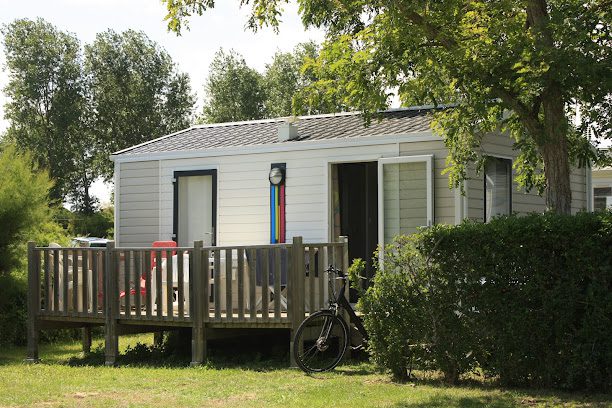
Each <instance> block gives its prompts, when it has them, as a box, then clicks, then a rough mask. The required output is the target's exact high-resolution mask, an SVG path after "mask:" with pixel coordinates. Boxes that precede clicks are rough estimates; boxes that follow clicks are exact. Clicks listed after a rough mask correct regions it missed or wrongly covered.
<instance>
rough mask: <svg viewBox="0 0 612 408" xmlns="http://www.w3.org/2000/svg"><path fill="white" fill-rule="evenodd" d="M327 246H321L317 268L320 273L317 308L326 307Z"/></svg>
mask: <svg viewBox="0 0 612 408" xmlns="http://www.w3.org/2000/svg"><path fill="white" fill-rule="evenodd" d="M324 265H325V247H324V246H320V247H319V265H318V268H317V271H318V274H319V303H318V305H317V306H318V308H317V309H319V310H320V309H323V308H324V307H325V283H326V282H327V280H326V279H325V267H324Z"/></svg>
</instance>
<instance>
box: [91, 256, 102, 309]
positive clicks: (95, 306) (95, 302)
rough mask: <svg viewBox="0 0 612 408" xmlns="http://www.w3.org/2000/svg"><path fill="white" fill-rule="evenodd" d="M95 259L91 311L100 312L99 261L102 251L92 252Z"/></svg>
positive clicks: (92, 275)
mask: <svg viewBox="0 0 612 408" xmlns="http://www.w3.org/2000/svg"><path fill="white" fill-rule="evenodd" d="M92 254H93V259H92V261H91V313H92V314H93V315H96V314H98V262H99V260H100V251H99V250H95V251H93V252H92Z"/></svg>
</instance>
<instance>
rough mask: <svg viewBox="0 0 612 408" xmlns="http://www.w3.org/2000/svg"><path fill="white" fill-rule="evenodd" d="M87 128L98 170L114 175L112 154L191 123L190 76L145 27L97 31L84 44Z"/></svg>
mask: <svg viewBox="0 0 612 408" xmlns="http://www.w3.org/2000/svg"><path fill="white" fill-rule="evenodd" d="M84 70H85V74H86V76H87V78H88V86H89V92H90V104H91V106H90V112H91V115H90V117H91V118H90V123H89V125H90V127H91V129H92V131H93V133H94V134H95V138H96V142H97V147H96V148H97V154H96V161H97V163H98V165H99V166H100V169H101V173H102V175H103V176H104V177H105V178H106V179H107V180H110V179H111V178H112V175H113V166H112V162H111V161H110V160H109V158H108V156H109V154H110V153H112V152H115V151H118V150H121V149H124V148H127V147H129V146H132V145H135V144H139V143H143V142H145V141H147V140H151V139H154V138H156V137H159V136H162V135H166V134H169V133H172V132H175V131H177V130H179V129H183V128H185V127H187V126H189V124H190V121H191V113H192V109H193V105H194V103H195V100H194V96H193V95H192V93H191V88H190V85H189V77H188V76H187V75H186V74H183V73H180V72H178V70H177V68H176V65H175V64H174V62H173V61H172V58H171V57H170V55H169V54H168V53H167V52H166V51H165V50H163V49H162V48H161V47H160V46H159V45H158V44H156V43H155V42H153V41H152V40H150V39H149V38H148V37H147V36H146V35H145V34H144V33H143V32H139V31H133V30H127V31H124V32H122V33H117V32H115V31H113V30H108V31H106V32H103V33H99V34H98V35H97V36H96V39H95V41H94V42H93V43H92V44H88V45H86V46H85V67H84Z"/></svg>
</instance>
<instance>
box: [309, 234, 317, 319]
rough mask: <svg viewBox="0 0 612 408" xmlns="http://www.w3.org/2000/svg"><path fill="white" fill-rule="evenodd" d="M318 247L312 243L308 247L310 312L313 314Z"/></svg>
mask: <svg viewBox="0 0 612 408" xmlns="http://www.w3.org/2000/svg"><path fill="white" fill-rule="evenodd" d="M315 251H316V248H315V247H314V246H312V245H310V246H309V247H308V259H309V261H308V313H309V314H313V313H314V312H315V310H316V309H315V271H316V260H315V255H316V254H315Z"/></svg>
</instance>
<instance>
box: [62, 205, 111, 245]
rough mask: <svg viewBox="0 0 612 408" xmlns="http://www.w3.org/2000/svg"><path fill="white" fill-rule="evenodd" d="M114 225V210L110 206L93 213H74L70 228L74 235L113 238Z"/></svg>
mask: <svg viewBox="0 0 612 408" xmlns="http://www.w3.org/2000/svg"><path fill="white" fill-rule="evenodd" d="M113 227H114V211H113V208H112V207H108V208H103V209H101V210H100V211H98V212H94V213H92V214H85V213H72V214H71V217H70V223H69V227H68V229H69V231H70V233H71V234H72V235H74V236H92V237H100V238H112V236H113Z"/></svg>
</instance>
